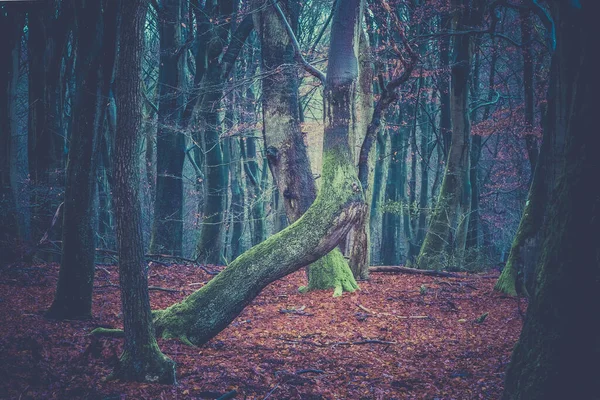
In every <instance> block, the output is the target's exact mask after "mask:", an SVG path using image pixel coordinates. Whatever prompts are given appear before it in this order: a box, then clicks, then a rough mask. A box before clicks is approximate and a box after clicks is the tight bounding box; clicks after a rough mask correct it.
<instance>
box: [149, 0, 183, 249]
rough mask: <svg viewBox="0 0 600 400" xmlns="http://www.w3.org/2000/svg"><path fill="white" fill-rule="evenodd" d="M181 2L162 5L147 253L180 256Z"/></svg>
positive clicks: (171, 0) (181, 164)
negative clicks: (153, 188) (153, 189)
mask: <svg viewBox="0 0 600 400" xmlns="http://www.w3.org/2000/svg"><path fill="white" fill-rule="evenodd" d="M180 14H181V2H180V1H179V0H167V1H162V2H161V7H160V10H159V12H158V19H159V35H160V64H159V69H158V70H159V77H158V85H159V103H158V132H157V138H156V199H155V201H154V221H153V224H152V238H151V240H150V251H151V252H153V253H167V254H173V255H181V247H182V243H183V214H182V212H183V211H182V210H183V178H182V173H183V161H184V158H185V136H184V135H183V132H182V131H181V130H180V129H179V125H178V124H179V121H180V120H181V117H182V111H181V110H182V108H183V95H182V91H183V88H182V87H181V85H182V83H183V82H182V80H181V77H182V76H183V74H182V73H181V71H180V68H181V64H182V61H181V60H184V59H185V57H183V55H182V54H181V50H180V46H181V44H180V37H181V21H180Z"/></svg>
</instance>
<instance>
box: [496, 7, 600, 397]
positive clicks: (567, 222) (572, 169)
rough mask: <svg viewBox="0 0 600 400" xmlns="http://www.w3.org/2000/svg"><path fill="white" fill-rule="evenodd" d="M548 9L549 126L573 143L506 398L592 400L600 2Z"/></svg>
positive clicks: (597, 289) (597, 340)
mask: <svg viewBox="0 0 600 400" xmlns="http://www.w3.org/2000/svg"><path fill="white" fill-rule="evenodd" d="M550 4H551V11H552V16H553V18H554V23H555V25H556V52H555V54H554V60H553V61H554V64H555V67H556V69H555V74H553V75H552V76H551V81H550V88H551V92H550V95H549V96H548V111H549V113H548V120H547V126H546V129H549V130H556V137H561V136H563V137H565V139H566V151H565V153H564V157H561V158H559V159H555V160H553V162H556V163H557V164H559V169H560V173H559V175H558V182H557V185H556V186H555V189H556V190H555V196H554V197H553V198H552V199H551V203H550V206H549V209H550V211H549V214H548V215H549V216H551V217H550V218H546V219H545V221H544V226H543V228H542V231H543V239H544V241H543V245H542V247H543V250H542V253H541V257H540V258H539V263H538V269H537V271H538V273H537V285H536V288H535V291H534V292H532V298H531V302H530V304H529V307H528V308H527V316H526V318H525V323H524V325H523V330H522V332H521V336H520V338H519V342H518V343H517V345H516V347H515V349H514V351H513V355H512V359H511V362H510V365H509V367H508V370H507V373H506V381H505V389H504V394H503V396H502V398H503V399H507V400H508V399H510V400H520V399H527V400H538V399H539V400H541V399H566V398H573V399H591V398H597V396H598V393H600V381H599V380H598V376H600V368H599V366H598V363H597V360H598V359H599V358H600V334H599V331H598V326H600V314H599V313H598V308H597V305H598V304H600V260H599V254H600V241H598V238H599V237H600V186H599V185H598V184H597V182H598V176H599V174H600V159H599V158H598V157H597V151H598V147H599V146H600V138H599V137H598V130H597V115H596V107H595V104H596V103H597V94H598V91H599V90H600V85H599V80H598V77H597V73H598V69H599V68H600V64H599V63H598V57H597V56H596V51H597V43H596V39H597V38H598V36H599V35H600V29H599V25H598V21H597V18H596V16H597V13H596V12H595V11H597V3H596V2H594V1H590V0H581V1H577V2H574V1H571V2H566V1H552V2H550ZM544 140H546V137H544ZM540 162H541V160H540ZM583 233H585V234H583Z"/></svg>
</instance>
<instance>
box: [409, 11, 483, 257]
mask: <svg viewBox="0 0 600 400" xmlns="http://www.w3.org/2000/svg"><path fill="white" fill-rule="evenodd" d="M452 5H453V8H454V9H455V10H457V11H456V15H455V16H454V20H453V23H452V26H453V28H454V29H462V28H463V27H464V26H468V25H469V24H470V23H471V22H472V20H473V18H472V13H474V12H475V11H474V10H472V9H471V7H472V5H471V2H470V0H453V1H452ZM470 40H471V39H470V37H469V35H457V36H455V37H454V50H453V53H454V60H453V64H452V69H451V79H452V82H451V87H450V115H451V121H452V143H451V145H450V151H449V154H448V161H447V163H446V171H445V173H444V179H443V181H442V188H441V190H440V194H439V197H438V200H437V204H436V206H435V209H434V214H433V216H432V219H431V222H430V227H429V231H428V232H427V235H426V236H425V240H424V241H423V245H422V246H421V251H420V253H419V257H418V259H417V266H418V267H419V268H423V269H437V268H443V267H448V266H452V267H455V268H458V267H460V266H461V264H462V257H463V253H464V250H465V245H466V237H467V229H468V223H469V212H470V205H471V184H470V180H469V147H470V146H469V139H470V119H469V109H468V97H469V77H470V68H471V45H470ZM449 256H453V258H454V261H451V259H450V258H449Z"/></svg>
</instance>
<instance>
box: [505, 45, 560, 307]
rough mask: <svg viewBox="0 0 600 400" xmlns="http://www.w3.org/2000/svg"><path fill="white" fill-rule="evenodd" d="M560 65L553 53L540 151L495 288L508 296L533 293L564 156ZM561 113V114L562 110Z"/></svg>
mask: <svg viewBox="0 0 600 400" xmlns="http://www.w3.org/2000/svg"><path fill="white" fill-rule="evenodd" d="M562 67H563V66H562V65H561V63H560V61H559V60H558V58H557V57H556V56H555V57H553V59H552V65H551V67H550V79H551V80H553V81H554V85H550V86H549V88H548V99H549V103H548V107H547V111H546V115H545V116H544V124H543V137H542V145H541V147H540V152H539V155H538V157H537V162H536V166H535V170H534V174H533V180H532V182H531V186H530V188H529V194H528V195H527V202H526V203H525V209H524V210H523V215H522V216H521V222H520V223H519V228H518V229H517V233H516V234H515V238H514V239H513V242H512V246H511V249H510V254H509V256H508V260H507V261H506V266H505V267H504V269H503V270H502V274H501V275H500V277H499V278H498V282H497V283H496V286H495V289H496V290H497V291H500V292H502V293H506V294H508V295H511V296H516V295H528V294H529V295H532V294H533V292H532V289H533V287H534V284H535V280H536V266H537V264H538V259H539V257H540V255H541V252H542V243H543V237H542V234H543V231H542V225H543V223H544V221H545V220H546V219H548V218H554V217H553V216H552V215H549V211H550V209H549V207H548V205H549V204H550V203H551V202H552V199H553V198H554V189H555V186H556V183H557V179H558V177H559V176H560V173H561V171H560V163H561V162H562V160H563V158H564V151H565V140H566V139H565V131H564V129H563V130H561V129H559V127H560V126H562V123H561V125H560V126H559V127H556V126H555V119H557V118H563V119H564V120H565V121H566V120H567V118H568V116H567V115H564V112H565V111H564V109H560V108H559V107H558V106H557V105H556V102H557V100H555V98H556V97H557V96H561V93H560V90H561V88H560V87H559V86H558V84H557V83H556V81H557V80H558V79H560V73H561V68H562ZM561 113H562V114H561Z"/></svg>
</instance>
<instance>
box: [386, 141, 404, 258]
mask: <svg viewBox="0 0 600 400" xmlns="http://www.w3.org/2000/svg"><path fill="white" fill-rule="evenodd" d="M390 136H391V139H390V142H391V143H390V153H391V154H390V157H389V167H388V176H387V183H386V185H385V188H386V190H385V192H386V195H385V199H387V201H388V202H389V204H394V205H397V204H399V202H400V201H401V199H400V188H399V186H400V185H401V184H403V182H402V179H401V172H402V166H401V164H402V163H403V162H404V160H403V159H402V146H403V143H404V140H403V138H402V131H397V132H393V133H391V134H390ZM401 223H402V222H401V211H400V209H399V208H397V207H394V208H393V209H390V207H388V210H386V211H384V213H383V221H382V233H381V260H382V263H383V264H384V265H399V264H400V256H401V254H400V248H399V247H400V227H401Z"/></svg>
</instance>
